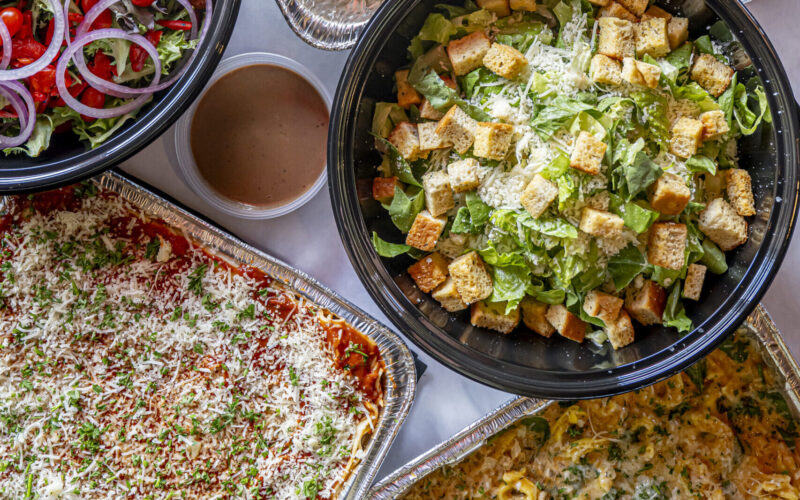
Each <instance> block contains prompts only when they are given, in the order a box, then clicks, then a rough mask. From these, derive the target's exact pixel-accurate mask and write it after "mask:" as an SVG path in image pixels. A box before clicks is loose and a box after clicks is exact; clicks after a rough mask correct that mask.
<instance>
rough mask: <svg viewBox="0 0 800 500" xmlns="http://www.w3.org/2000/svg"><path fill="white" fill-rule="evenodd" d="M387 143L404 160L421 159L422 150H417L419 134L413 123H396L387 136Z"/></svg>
mask: <svg viewBox="0 0 800 500" xmlns="http://www.w3.org/2000/svg"><path fill="white" fill-rule="evenodd" d="M389 142H391V143H392V145H394V147H396V148H397V150H398V151H399V152H400V154H401V155H402V156H403V158H405V159H406V160H409V161H414V160H416V159H417V158H421V157H422V150H421V149H420V148H419V133H418V132H417V125H416V124H415V123H409V122H400V123H398V124H397V125H396V126H395V127H394V130H392V132H391V133H390V134H389Z"/></svg>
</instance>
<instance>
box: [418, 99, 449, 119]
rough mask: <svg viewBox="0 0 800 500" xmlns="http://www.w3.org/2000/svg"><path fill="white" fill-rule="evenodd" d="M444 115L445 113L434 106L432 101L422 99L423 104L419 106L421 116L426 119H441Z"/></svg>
mask: <svg viewBox="0 0 800 500" xmlns="http://www.w3.org/2000/svg"><path fill="white" fill-rule="evenodd" d="M443 116H444V113H442V112H441V111H439V110H438V109H436V108H434V107H433V105H431V102H430V101H429V100H427V99H423V100H422V105H420V107H419V117H420V118H424V119H426V120H436V121H439V120H441V119H442V117H443Z"/></svg>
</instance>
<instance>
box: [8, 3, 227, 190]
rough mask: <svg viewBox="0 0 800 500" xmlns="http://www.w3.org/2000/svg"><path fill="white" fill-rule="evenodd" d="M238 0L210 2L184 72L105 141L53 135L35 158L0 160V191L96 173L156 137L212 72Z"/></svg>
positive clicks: (48, 185)
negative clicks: (88, 141)
mask: <svg viewBox="0 0 800 500" xmlns="http://www.w3.org/2000/svg"><path fill="white" fill-rule="evenodd" d="M239 4H240V0H213V12H212V15H211V24H210V26H209V29H208V32H207V33H206V37H205V39H204V40H203V43H202V44H201V45H200V46H199V47H197V49H196V50H197V51H199V52H198V54H197V57H195V58H194V60H193V61H192V64H191V66H190V67H189V68H188V69H187V70H186V72H185V73H184V74H183V76H182V77H181V78H180V79H179V80H178V81H177V82H175V84H173V85H172V86H170V87H169V88H167V89H164V90H162V91H161V92H157V93H156V94H154V95H153V100H152V101H151V102H150V103H148V104H146V105H145V107H144V108H143V109H142V110H141V111H139V115H138V116H137V117H136V119H135V120H131V121H129V122H128V123H127V124H126V125H123V127H122V128H121V129H120V130H119V131H117V133H115V134H114V135H113V136H112V137H111V138H110V139H108V140H107V141H106V142H105V143H103V144H102V145H100V146H98V147H97V148H94V149H89V146H88V145H87V144H86V143H84V142H81V141H79V140H78V138H77V136H75V135H74V134H71V133H64V134H54V135H53V138H52V141H51V142H50V147H49V148H47V150H45V151H43V152H42V154H41V155H39V156H38V157H37V158H30V157H28V156H23V155H13V156H4V157H3V158H2V159H0V193H20V192H30V191H41V190H45V189H50V188H54V187H57V186H60V185H64V184H70V183H73V182H77V181H79V180H82V179H85V178H87V177H90V176H92V175H95V174H97V173H99V172H102V171H103V170H106V169H108V168H110V167H113V166H114V165H116V164H118V163H120V162H122V161H124V160H126V159H128V158H130V157H131V156H133V155H134V154H136V153H137V152H139V151H141V150H142V149H144V147H145V146H147V145H148V144H150V143H151V142H153V141H154V140H156V139H157V138H158V137H159V136H160V135H161V133H163V132H164V131H165V130H166V129H167V128H168V127H169V126H170V125H172V123H173V122H175V120H177V119H178V118H179V117H180V115H181V113H183V112H184V111H185V110H186V109H187V108H188V107H189V105H190V104H191V103H192V101H193V100H194V99H195V98H196V97H197V96H198V95H199V94H200V91H201V90H202V89H203V87H204V86H205V84H206V82H207V81H208V79H209V78H211V75H212V74H213V73H214V69H215V68H216V67H217V63H218V62H219V60H220V58H221V57H222V52H223V51H224V50H225V46H226V45H227V43H228V40H229V39H230V37H231V33H233V27H234V24H235V23H236V16H237V14H238V13H239Z"/></svg>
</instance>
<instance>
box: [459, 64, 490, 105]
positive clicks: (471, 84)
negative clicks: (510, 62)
mask: <svg viewBox="0 0 800 500" xmlns="http://www.w3.org/2000/svg"><path fill="white" fill-rule="evenodd" d="M499 78H500V77H498V76H497V75H495V74H494V73H492V72H491V71H489V70H488V69H486V68H485V67H480V68H478V69H476V70H474V71H471V72H469V73H467V74H466V75H464V76H463V77H461V78H460V79H459V82H460V84H461V88H462V89H463V90H464V94H465V95H466V96H467V98H469V99H471V98H472V97H474V96H475V94H477V93H478V91H479V90H480V89H486V88H493V87H479V85H481V84H483V85H485V84H487V83H494V82H496V81H498V80H499ZM497 88H498V89H499V88H500V87H499V86H498V87H497Z"/></svg>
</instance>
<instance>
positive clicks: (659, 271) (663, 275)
mask: <svg viewBox="0 0 800 500" xmlns="http://www.w3.org/2000/svg"><path fill="white" fill-rule="evenodd" d="M682 274H683V269H667V268H665V267H659V266H653V273H652V274H651V275H650V279H651V280H653V281H655V282H656V283H658V284H659V285H661V286H663V287H664V288H669V286H670V285H672V284H673V283H675V281H676V280H678V279H679V278H680V277H681V275H682Z"/></svg>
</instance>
